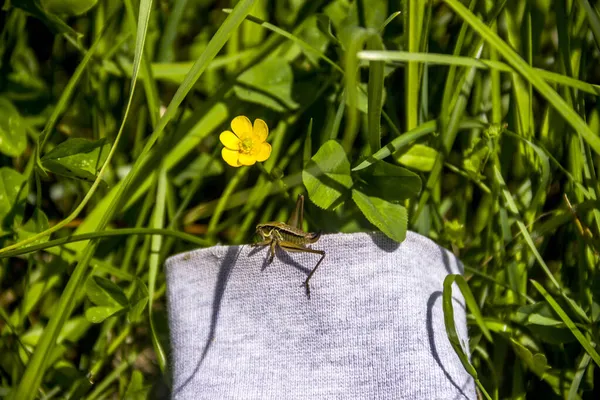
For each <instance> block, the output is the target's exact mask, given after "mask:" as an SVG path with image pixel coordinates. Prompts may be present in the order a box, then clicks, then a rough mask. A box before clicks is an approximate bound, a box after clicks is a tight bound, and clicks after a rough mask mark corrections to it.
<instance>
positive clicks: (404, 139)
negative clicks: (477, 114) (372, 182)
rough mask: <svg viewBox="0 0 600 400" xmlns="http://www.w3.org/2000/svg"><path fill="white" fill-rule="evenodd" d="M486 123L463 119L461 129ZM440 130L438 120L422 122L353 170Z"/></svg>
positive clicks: (368, 164) (358, 169)
mask: <svg viewBox="0 0 600 400" xmlns="http://www.w3.org/2000/svg"><path fill="white" fill-rule="evenodd" d="M484 127H485V125H484V124H483V123H482V122H480V121H477V120H467V121H463V122H461V123H460V124H459V129H475V128H484ZM437 130H438V124H437V121H429V122H425V123H423V124H421V125H420V126H418V127H417V128H415V129H413V130H412V131H409V132H406V133H403V134H402V135H400V136H398V137H397V138H395V139H394V140H392V141H391V142H390V143H388V144H387V145H385V146H384V147H383V148H381V149H380V150H379V151H378V152H376V153H375V154H373V155H372V156H370V157H368V158H367V159H366V160H364V161H362V162H361V163H360V164H358V165H357V166H356V167H354V168H352V171H360V170H361V169H365V168H367V167H369V166H370V165H372V164H373V163H375V162H377V161H379V160H383V159H384V158H386V157H388V156H390V155H391V154H392V153H394V152H396V151H398V150H400V149H402V148H403V147H404V146H407V145H409V144H410V143H412V142H414V141H415V140H418V139H421V138H423V137H425V136H427V135H430V134H432V133H434V132H435V131H437Z"/></svg>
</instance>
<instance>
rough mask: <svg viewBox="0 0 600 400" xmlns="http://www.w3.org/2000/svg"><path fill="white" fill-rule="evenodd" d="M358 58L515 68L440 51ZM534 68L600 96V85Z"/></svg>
mask: <svg viewBox="0 0 600 400" xmlns="http://www.w3.org/2000/svg"><path fill="white" fill-rule="evenodd" d="M358 58H360V59H362V60H369V61H373V60H381V61H388V62H397V63H402V62H408V61H416V62H422V63H427V64H430V65H450V66H460V67H472V68H479V69H485V70H492V71H501V72H511V73H514V72H515V70H514V69H513V67H511V66H510V65H508V64H506V63H503V62H501V61H495V60H483V59H478V58H472V57H459V56H453V55H448V54H438V53H409V52H407V51H389V50H387V51H373V50H363V51H360V52H359V53H358ZM533 70H534V71H535V72H536V73H537V74H539V75H540V76H541V77H542V78H543V79H545V80H546V81H548V82H550V83H555V84H559V85H563V86H567V87H571V88H573V89H578V90H583V91H584V92H586V93H590V94H593V95H596V96H600V85H595V84H592V83H587V82H584V81H582V80H580V79H575V78H571V77H569V76H566V75H562V74H559V73H556V72H551V71H546V70H545V69H541V68H533Z"/></svg>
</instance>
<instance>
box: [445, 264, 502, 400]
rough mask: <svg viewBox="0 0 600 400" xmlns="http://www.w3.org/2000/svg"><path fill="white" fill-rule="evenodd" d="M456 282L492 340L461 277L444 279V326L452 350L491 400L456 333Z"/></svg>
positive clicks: (453, 276)
mask: <svg viewBox="0 0 600 400" xmlns="http://www.w3.org/2000/svg"><path fill="white" fill-rule="evenodd" d="M460 278H462V282H463V284H462V285H461V283H460ZM455 281H456V283H457V284H458V285H459V287H460V288H461V291H462V293H463V296H464V297H465V302H466V301H467V296H469V295H470V298H469V302H470V303H471V305H472V306H474V308H469V310H470V311H471V312H476V313H478V315H479V318H478V317H476V319H479V321H478V324H479V322H481V325H480V327H482V332H484V334H485V332H486V333H487V334H486V337H488V338H489V339H490V340H491V335H490V333H489V331H488V330H487V327H485V323H484V322H483V318H482V317H481V313H480V312H479V307H477V303H475V299H474V298H473V295H472V294H471V291H470V289H469V288H468V286H467V285H466V281H465V280H464V278H463V277H462V276H461V275H448V276H446V278H445V279H444V291H443V293H442V308H443V310H444V325H445V327H446V334H447V335H448V340H449V341H450V344H451V345H452V348H453V349H454V351H455V352H456V355H457V356H458V358H459V360H460V362H461V363H462V365H463V367H464V368H465V370H466V371H467V372H468V373H469V375H471V376H472V377H473V379H474V380H475V383H476V384H477V387H479V389H480V390H481V392H482V393H483V394H484V396H485V397H486V399H488V400H491V397H490V395H489V394H488V393H487V391H486V390H485V388H484V387H483V385H482V384H481V382H480V381H479V378H478V376H477V370H476V369H475V367H473V364H471V361H470V360H469V355H468V354H467V353H465V350H464V348H463V345H462V344H461V341H460V338H459V337H458V333H457V332H456V324H455V323H454V305H453V304H452V283H454V282H455ZM463 287H466V288H467V289H466V290H463ZM467 304H469V303H467ZM474 310H477V311H474Z"/></svg>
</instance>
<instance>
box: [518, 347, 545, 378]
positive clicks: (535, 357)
mask: <svg viewBox="0 0 600 400" xmlns="http://www.w3.org/2000/svg"><path fill="white" fill-rule="evenodd" d="M510 342H511V343H512V345H513V348H514V349H515V353H517V355H518V356H519V358H521V360H523V361H524V362H525V365H527V367H528V368H529V369H530V370H532V371H533V372H534V373H535V374H536V375H538V376H540V377H541V376H542V375H544V373H545V372H546V371H547V370H549V369H550V366H549V365H548V360H547V359H546V356H545V355H544V354H542V353H535V354H533V353H532V352H531V350H529V349H528V348H527V347H525V346H523V345H522V344H520V343H519V342H517V341H516V340H515V339H513V338H510Z"/></svg>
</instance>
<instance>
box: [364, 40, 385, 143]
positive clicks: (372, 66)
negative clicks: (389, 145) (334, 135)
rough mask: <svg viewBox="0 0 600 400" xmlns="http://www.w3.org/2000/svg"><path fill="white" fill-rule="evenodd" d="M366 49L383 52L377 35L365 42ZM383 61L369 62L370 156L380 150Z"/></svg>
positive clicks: (381, 42)
mask: <svg viewBox="0 0 600 400" xmlns="http://www.w3.org/2000/svg"><path fill="white" fill-rule="evenodd" d="M367 48H369V49H374V50H383V41H382V40H381V37H380V36H379V35H373V36H371V37H370V38H369V40H368V41H367ZM383 67H384V63H383V61H371V62H369V86H368V91H367V101H368V108H367V110H368V116H367V117H368V125H369V132H368V137H369V145H370V147H371V154H373V153H375V152H376V151H379V149H381V110H382V106H383V90H384V88H383V79H384V73H383V72H384V71H383Z"/></svg>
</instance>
